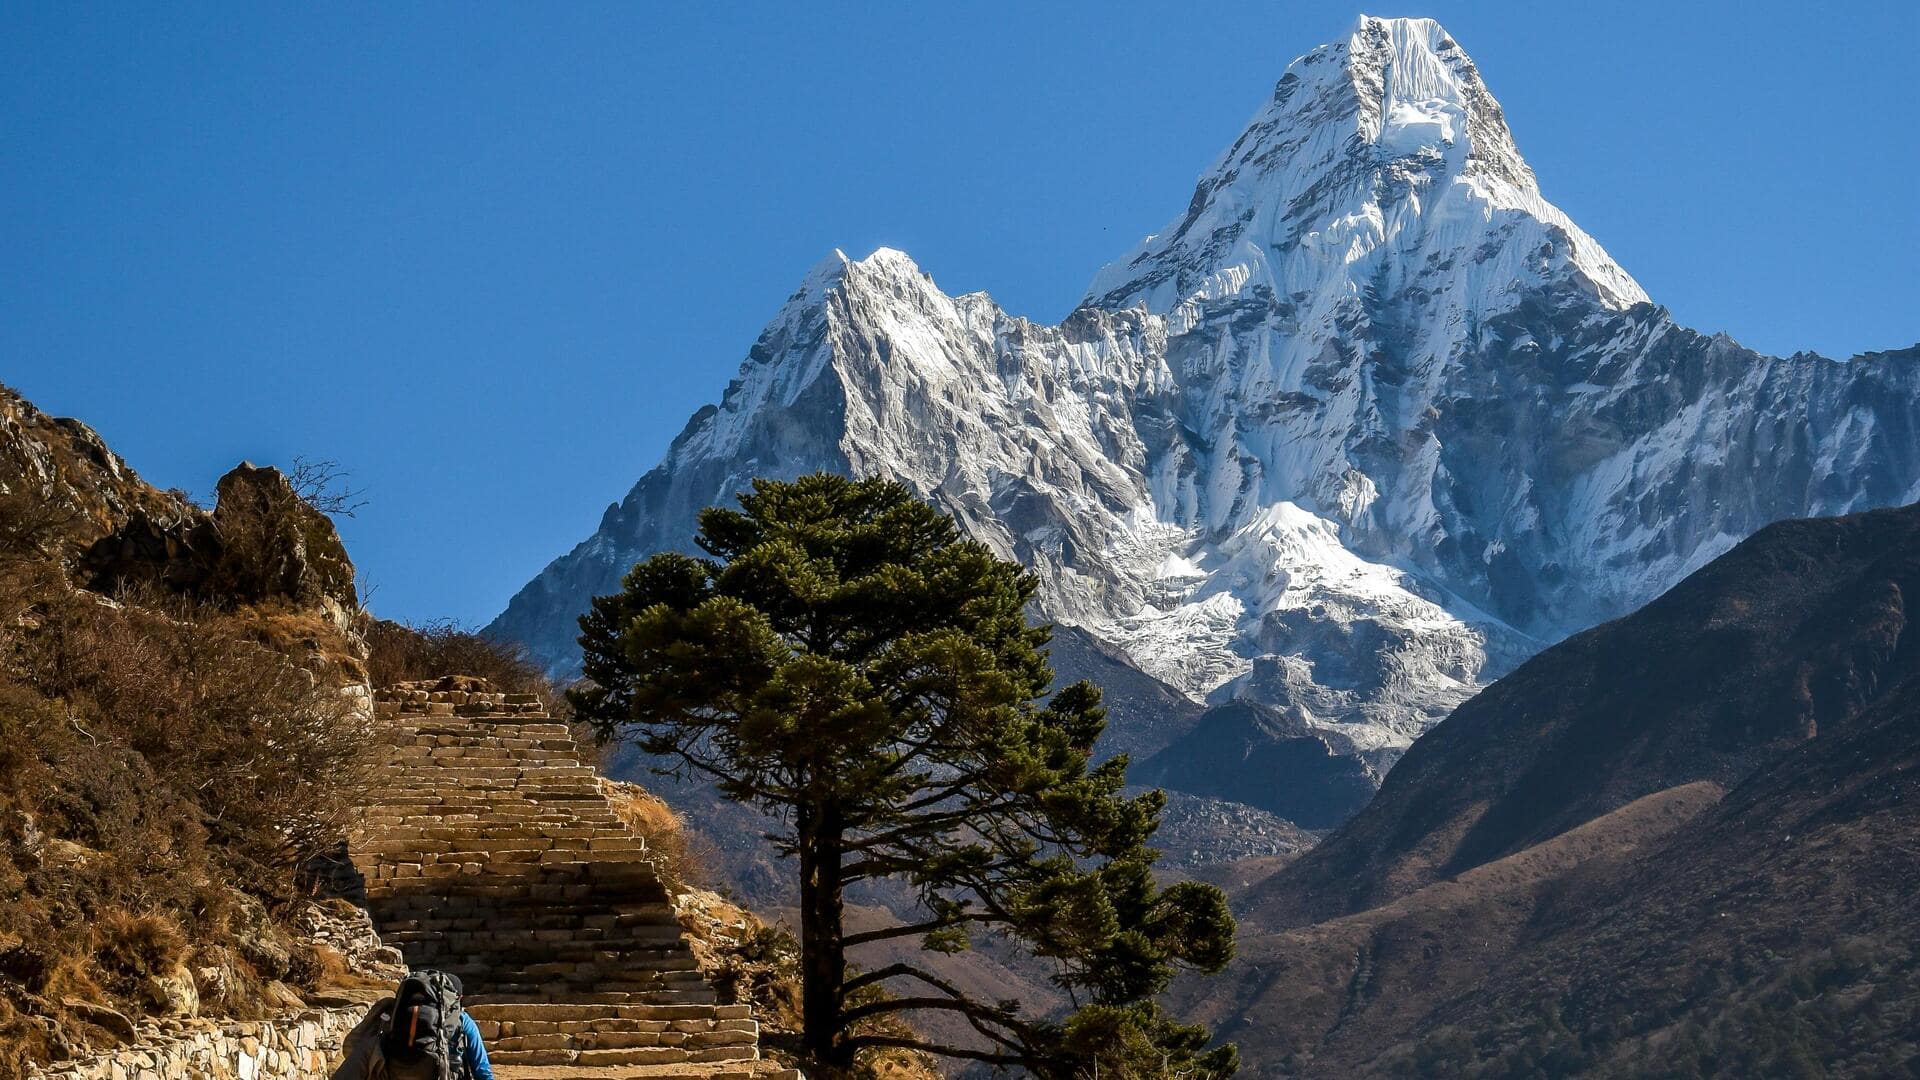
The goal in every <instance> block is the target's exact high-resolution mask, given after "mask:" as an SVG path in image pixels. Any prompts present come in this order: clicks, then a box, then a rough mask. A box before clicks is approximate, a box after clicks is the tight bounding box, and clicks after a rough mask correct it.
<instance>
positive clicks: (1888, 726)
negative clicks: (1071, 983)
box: [1180, 505, 1920, 1077]
mask: <svg viewBox="0 0 1920 1080" xmlns="http://www.w3.org/2000/svg"><path fill="white" fill-rule="evenodd" d="M1915 596H1920V505H1916V506H1908V507H1904V508H1899V509H1889V510H1876V511H1870V512H1865V513H1860V514H1854V515H1850V516H1847V517H1841V518H1829V519H1818V520H1807V521H1790V522H1782V523H1779V524H1776V525H1773V526H1770V527H1768V528H1766V529H1764V530H1762V531H1761V532H1760V533H1758V534H1756V535H1755V536H1754V537H1752V538H1751V539H1749V540H1747V541H1746V542H1744V543H1742V544H1741V545H1740V546H1738V547H1736V548H1735V549H1734V550H1733V551H1732V552H1730V553H1728V554H1727V555H1724V556H1722V557H1721V558H1719V559H1718V560H1716V561H1714V562H1713V563H1711V564H1710V565H1708V566H1707V567H1706V568H1704V569H1702V570H1700V571H1699V572H1697V573H1695V574H1693V575H1691V576H1690V577H1688V578H1687V579H1686V580H1685V581H1684V582H1682V583H1681V584H1680V585H1678V586H1677V587H1675V588H1674V589H1673V590H1672V591H1670V592H1668V593H1667V594H1666V595H1664V596H1662V597H1660V598H1659V599H1658V600H1655V601H1654V602H1653V603H1651V604H1648V605H1647V606H1646V607H1645V608H1643V609H1642V610H1640V611H1638V612H1636V613H1634V614H1633V615H1630V616H1628V617H1626V618H1623V619H1619V620H1617V621H1614V622H1611V623H1607V624H1606V625H1603V626H1599V627H1596V628H1594V629H1592V630H1588V631H1586V632H1585V633H1582V634H1578V635H1576V636H1574V637H1572V638H1570V639H1568V640H1567V641H1564V642H1562V643H1560V644H1559V645H1556V646H1554V647H1553V648H1551V649H1548V650H1547V651H1546V652H1543V653H1541V654H1540V655H1539V656H1537V657H1535V658H1533V659H1532V660H1530V661H1528V662H1527V663H1526V664H1524V665H1523V666H1521V668H1520V669H1519V670H1518V671H1515V672H1514V673H1512V674H1511V675H1508V676H1507V677H1506V678H1504V679H1501V680H1500V681H1498V682H1496V683H1495V684H1494V685H1493V686H1491V687H1489V688H1488V689H1487V690H1486V691H1484V692H1483V693H1481V694H1480V695H1479V696H1477V697H1475V698H1474V699H1473V700H1472V701H1470V702H1468V703H1467V704H1466V705H1464V706H1462V707H1461V708H1460V709H1458V710H1457V711H1455V712H1454V714H1453V715H1452V716H1449V717H1448V718H1447V719H1446V720H1445V721H1443V722H1442V723H1441V724H1440V725H1439V726H1437V727H1436V728H1434V730H1433V731H1431V732H1429V733H1428V734H1427V735H1425V736H1424V737H1422V738H1421V740H1420V741H1419V742H1418V743H1416V744H1415V745H1414V747H1413V749H1412V750H1411V751H1409V752H1408V753H1407V755H1406V757H1405V758H1404V759H1403V760H1402V761H1401V762H1400V764H1399V765H1398V766H1397V767H1396V768H1395V769H1394V770H1393V772H1392V773H1390V774H1389V775H1388V776H1387V778H1386V782H1385V784H1384V786H1383V787H1382V788H1381V789H1380V793H1379V795H1378V796H1377V797H1375V799H1374V800H1373V802H1372V803H1370V804H1369V805H1368V806H1367V808H1366V809H1365V810H1363V811H1362V812H1361V813H1360V814H1359V815H1358V816H1356V817H1355V818H1354V819H1353V820H1352V821H1350V822H1348V823H1347V824H1346V825H1345V826H1344V827H1342V828H1341V829H1339V830H1337V831H1336V832H1335V833H1333V835H1332V836H1330V837H1328V838H1327V839H1326V840H1325V841H1323V842H1322V843H1321V844H1320V845H1319V846H1317V847H1315V848H1314V849H1312V850H1311V851H1309V852H1308V853H1307V854H1305V855H1303V856H1301V857H1300V858H1299V859H1297V860H1296V861H1294V862H1292V863H1290V864H1288V865H1287V866H1285V867H1284V868H1282V869H1280V870H1279V871H1278V872H1277V873H1273V874H1271V876H1268V877H1266V878H1265V879H1264V880H1257V875H1255V874H1249V875H1245V877H1249V878H1255V880H1253V881H1251V883H1248V882H1246V881H1244V880H1243V882H1242V883H1241V884H1240V886H1239V895H1238V897H1237V900H1236V905H1235V906H1236V907H1237V908H1238V909H1239V911H1240V913H1241V922H1242V927H1243V931H1244V932H1243V935H1242V937H1241V939H1240V943H1239V944H1240V950H1239V960H1238V962H1237V963H1236V966H1235V968H1234V970H1233V973H1232V974H1231V975H1230V977H1229V978H1227V979H1223V980H1219V981H1217V982H1216V983H1215V984H1212V985H1208V986H1205V987H1201V986H1198V985H1195V986H1193V987H1190V988H1188V990H1187V992H1186V993H1185V994H1183V995H1180V1005H1181V1007H1182V1009H1183V1011H1184V1012H1186V1013H1187V1014H1189V1015H1191V1016H1193V1017H1194V1018H1195V1019H1198V1020H1202V1021H1208V1022H1214V1023H1223V1022H1224V1023H1225V1025H1226V1026H1225V1027H1224V1028H1223V1030H1222V1034H1223V1035H1225V1036H1227V1037H1231V1038H1233V1039H1235V1040H1236V1041H1238V1042H1239V1043H1240V1045H1241V1048H1242V1052H1243V1056H1244V1058H1245V1060H1246V1061H1247V1062H1248V1066H1249V1067H1248V1069H1247V1072H1248V1073H1249V1074H1250V1075H1254V1076H1296V1077H1312V1076H1326V1077H1347V1076H1371V1075H1445V1076H1525V1075H1549V1076H1567V1075H1600V1076H1787V1075H1805V1076H1904V1075H1910V1074H1911V1070H1912V1069H1914V1068H1915V1067H1916V1066H1920V1036H1916V1032H1920V1024H1916V1022H1915V1020H1916V1017H1920V951H1916V949H1915V939H1914V936H1913V933H1912V926H1913V920H1914V919H1915V918H1916V916H1920V902H1916V899H1915V893H1914V890H1913V889H1912V887H1911V883H1912V881H1913V879H1914V875H1915V874H1916V873H1920V849H1916V847H1915V845H1914V842H1913V840H1914V837H1915V836H1916V835H1920V818H1917V816H1916V815H1920V634H1916V633H1915V629H1914V627H1915V622H1914V615H1915V613H1914V611H1913V607H1912V605H1913V598H1914V597H1915Z"/></svg>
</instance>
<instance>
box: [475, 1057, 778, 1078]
mask: <svg viewBox="0 0 1920 1080" xmlns="http://www.w3.org/2000/svg"><path fill="white" fill-rule="evenodd" d="M493 1075H494V1076H495V1077H496V1078H497V1080H804V1078H803V1077H802V1076H801V1075H800V1071H799V1070H798V1069H790V1068H787V1067H786V1066H784V1065H780V1064H778V1063H776V1062H772V1061H737V1062H732V1061H730V1062H715V1063H709V1064H690V1065H602V1066H581V1065H505V1066H501V1067H499V1068H497V1069H495V1070H494V1073H493Z"/></svg>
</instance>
